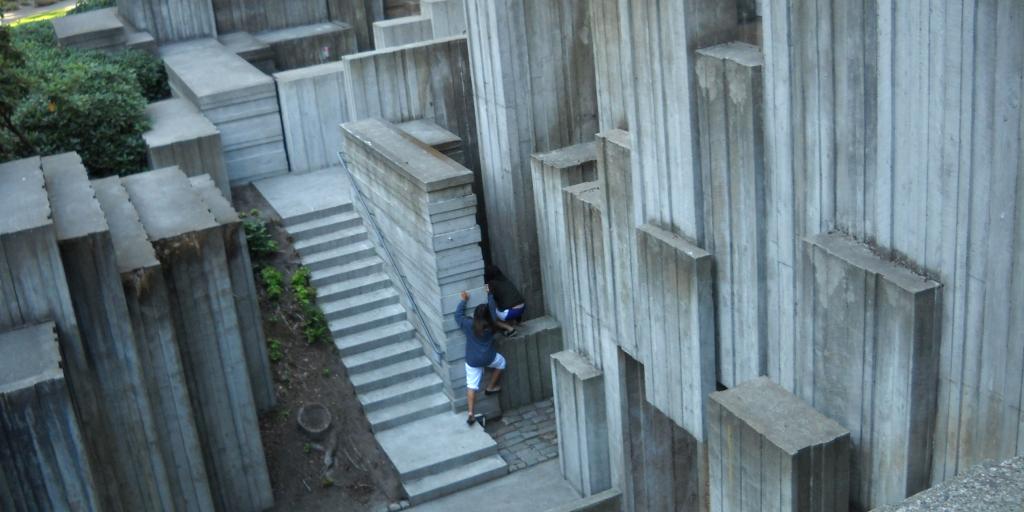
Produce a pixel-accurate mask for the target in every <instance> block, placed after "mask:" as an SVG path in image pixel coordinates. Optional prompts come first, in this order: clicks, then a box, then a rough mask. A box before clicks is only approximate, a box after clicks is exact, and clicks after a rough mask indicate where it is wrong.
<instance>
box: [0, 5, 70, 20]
mask: <svg viewBox="0 0 1024 512" xmlns="http://www.w3.org/2000/svg"><path fill="white" fill-rule="evenodd" d="M75 1H76V0H63V1H61V2H57V3H55V4H52V5H44V6H42V7H31V6H26V7H22V8H20V9H18V10H16V11H9V12H5V13H4V19H3V24H4V25H7V24H10V23H12V22H14V21H15V20H19V19H21V18H27V17H29V16H35V15H36V14H42V13H44V12H50V11H55V10H57V9H66V8H68V7H73V6H74V5H75Z"/></svg>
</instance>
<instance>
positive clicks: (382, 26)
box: [373, 15, 434, 50]
mask: <svg viewBox="0 0 1024 512" xmlns="http://www.w3.org/2000/svg"><path fill="white" fill-rule="evenodd" d="M433 37H434V29H433V28H432V27H431V23H430V18H428V17H426V16H422V15H419V16H403V17H401V18H392V19H389V20H380V21H375V22H373V46H374V48H376V49H377V50H385V49H387V48H394V47H396V46H404V45H407V44H412V43H419V42H422V41H429V40H430V39H433Z"/></svg>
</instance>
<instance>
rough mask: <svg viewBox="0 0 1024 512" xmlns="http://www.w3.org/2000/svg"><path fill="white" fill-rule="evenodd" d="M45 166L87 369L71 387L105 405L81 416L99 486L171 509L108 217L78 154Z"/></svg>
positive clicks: (123, 502)
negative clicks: (86, 392) (90, 183)
mask: <svg viewBox="0 0 1024 512" xmlns="http://www.w3.org/2000/svg"><path fill="white" fill-rule="evenodd" d="M41 165H42V171H43V176H44V179H45V183H46V190H47V193H48V195H49V200H50V205H51V207H52V216H53V225H54V228H55V230H56V233H57V241H58V246H59V248H60V256H61V261H62V262H63V264H64V270H65V275H66V277H67V286H68V290H69V292H70V297H71V305H72V307H73V308H74V312H75V317H76V318H77V319H78V325H79V328H80V332H81V335H82V337H81V339H82V351H83V353H84V354H83V355H84V361H85V362H86V365H85V367H82V366H80V365H79V364H78V362H75V363H72V362H71V361H68V362H67V365H68V366H69V367H74V368H69V370H73V375H74V376H75V377H78V378H76V379H74V380H72V382H71V385H72V388H73V389H75V390H77V389H78V388H80V387H84V388H86V389H88V392H90V393H91V394H92V395H93V396H94V397H95V400H96V404H97V407H96V409H95V412H96V414H95V415H93V414H92V413H91V412H89V411H88V410H87V409H86V410H82V411H80V413H79V414H80V419H81V421H82V425H83V430H84V431H85V436H86V438H87V442H88V443H89V446H90V454H91V455H92V457H93V458H94V460H95V461H96V463H95V464H93V471H94V476H95V477H96V482H97V483H100V484H101V485H104V486H105V487H106V490H105V494H106V495H107V496H110V497H112V498H113V499H114V501H112V502H111V503H118V506H120V507H126V508H131V509H151V508H154V507H155V508H160V509H163V508H168V507H171V506H172V504H171V501H170V487H169V481H168V477H167V471H166V464H165V461H164V459H163V454H162V453H161V452H160V451H159V450H151V449H150V447H152V446H154V445H156V444H157V442H158V439H157V431H156V426H155V425H154V421H153V408H152V405H151V403H150V400H149V395H147V394H146V388H145V381H144V379H143V375H142V365H141V361H142V360H141V358H140V356H139V349H138V346H137V344H136V340H135V336H134V333H133V331H132V325H131V319H130V317H129V314H128V306H127V303H126V301H125V296H124V290H123V289H122V287H121V274H120V272H118V269H117V262H116V257H115V252H114V246H113V242H112V241H111V238H110V231H109V228H108V226H107V221H106V218H105V216H104V215H103V210H102V209H100V206H99V203H98V202H97V201H96V198H95V193H94V192H93V189H92V187H91V186H90V185H89V178H88V175H87V173H86V170H85V167H84V166H83V165H82V161H81V159H80V158H79V157H78V154H76V153H63V154H60V155H54V156H48V157H44V158H43V159H42V161H41ZM69 359H71V358H69ZM86 376H87V377H88V378H87V379H83V378H81V377H86ZM83 380H84V382H83ZM110 432H118V436H117V437H116V438H115V437H112V436H110Z"/></svg>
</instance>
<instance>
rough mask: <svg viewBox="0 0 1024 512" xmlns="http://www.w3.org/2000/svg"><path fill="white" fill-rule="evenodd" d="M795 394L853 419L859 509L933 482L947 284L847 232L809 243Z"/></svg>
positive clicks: (842, 419)
mask: <svg viewBox="0 0 1024 512" xmlns="http://www.w3.org/2000/svg"><path fill="white" fill-rule="evenodd" d="M803 257H804V271H805V274H804V283H803V286H804V290H803V296H804V298H805V302H803V303H802V304H801V306H802V307H801V311H800V318H801V319H802V320H803V323H802V325H801V327H802V332H801V336H800V339H801V340H802V342H801V345H800V348H799V350H798V352H797V358H796V367H797V369H796V374H797V394H798V395H799V396H800V397H801V398H803V399H804V400H807V401H808V402H810V403H811V405H813V406H814V407H815V408H816V409H818V410H819V411H821V412H822V413H823V414H825V415H826V416H828V417H830V418H833V419H835V420H836V421H838V422H839V423H840V424H842V425H849V426H850V432H851V435H852V438H853V443H854V446H855V449H854V456H853V483H852V484H851V493H850V494H851V499H852V501H853V503H854V505H855V506H857V507H859V508H861V509H867V508H870V507H874V506H878V505H883V504H891V503H898V502H899V501H900V500H902V499H903V498H905V497H907V496H909V495H911V494H914V493H915V492H917V491H920V490H922V489H925V488H926V487H928V478H929V475H928V470H929V468H930V462H931V443H932V429H933V425H934V421H935V382H936V378H937V363H938V355H939V354H938V342H937V333H938V322H939V316H938V308H939V306H940V301H939V298H940V296H939V291H940V286H939V284H938V283H935V282H934V281H930V280H928V279H926V278H924V277H921V276H919V275H917V274H914V273H913V272H911V271H909V270H907V269H906V268H903V267H900V266H898V265H897V264H895V263H892V262H889V261H887V260H883V259H881V258H879V257H878V256H877V255H875V254H874V253H873V252H872V251H871V250H870V249H869V248H868V247H867V246H864V245H861V244H859V243H858V242H856V241H854V240H852V239H850V238H847V237H845V236H843V235H836V234H830V235H819V236H817V237H813V238H810V239H808V240H807V241H806V242H805V247H804V256H803Z"/></svg>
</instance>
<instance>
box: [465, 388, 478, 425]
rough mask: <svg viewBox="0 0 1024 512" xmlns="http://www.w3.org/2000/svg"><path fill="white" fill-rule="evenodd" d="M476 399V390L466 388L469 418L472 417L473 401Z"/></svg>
mask: <svg viewBox="0 0 1024 512" xmlns="http://www.w3.org/2000/svg"><path fill="white" fill-rule="evenodd" d="M475 401H476V391H473V390H472V389H470V388H466V407H467V409H468V410H469V419H473V402H475Z"/></svg>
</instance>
